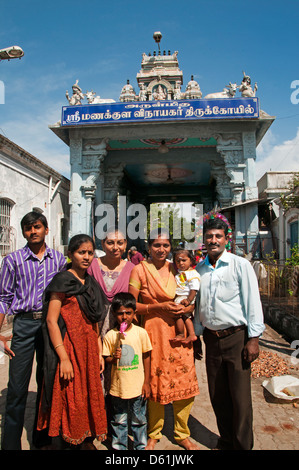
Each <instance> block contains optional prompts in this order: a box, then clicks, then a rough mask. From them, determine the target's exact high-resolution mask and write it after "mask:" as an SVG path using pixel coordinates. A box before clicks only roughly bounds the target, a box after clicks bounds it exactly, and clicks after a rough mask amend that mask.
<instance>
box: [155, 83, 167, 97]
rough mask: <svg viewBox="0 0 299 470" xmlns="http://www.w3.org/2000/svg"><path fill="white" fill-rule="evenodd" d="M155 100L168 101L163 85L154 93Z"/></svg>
mask: <svg viewBox="0 0 299 470" xmlns="http://www.w3.org/2000/svg"><path fill="white" fill-rule="evenodd" d="M153 98H154V100H166V98H167V94H166V93H165V91H164V87H162V85H158V86H157V87H156V89H155V91H154V92H153Z"/></svg>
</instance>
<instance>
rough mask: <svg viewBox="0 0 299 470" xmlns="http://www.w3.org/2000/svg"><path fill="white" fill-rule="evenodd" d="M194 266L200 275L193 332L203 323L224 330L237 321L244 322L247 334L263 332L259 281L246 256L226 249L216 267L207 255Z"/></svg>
mask: <svg viewBox="0 0 299 470" xmlns="http://www.w3.org/2000/svg"><path fill="white" fill-rule="evenodd" d="M196 270H197V271H198V272H199V274H200V278H201V283H200V293H199V295H200V301H199V302H197V304H198V306H199V310H198V309H197V311H196V312H195V318H194V323H195V325H194V326H195V331H196V334H200V333H201V332H202V330H203V328H202V327H206V328H208V329H210V330H223V329H225V328H230V327H232V326H239V325H247V327H248V336H249V337H255V336H260V335H261V334H262V333H263V331H264V329H265V325H264V319H263V309H262V304H261V300H260V293H259V288H258V282H257V278H256V275H255V272H254V270H253V268H252V266H251V264H250V262H249V261H248V260H247V259H245V258H241V257H240V256H236V255H234V254H232V253H228V252H227V251H226V250H225V251H224V252H223V254H222V255H221V257H220V258H219V259H218V260H217V262H216V266H215V268H214V267H213V266H212V265H211V264H210V262H209V257H208V256H207V257H206V258H205V260H204V261H202V262H201V263H199V264H198V265H197V266H196ZM199 324H201V325H202V326H201V328H200V326H199ZM200 330H201V331H200Z"/></svg>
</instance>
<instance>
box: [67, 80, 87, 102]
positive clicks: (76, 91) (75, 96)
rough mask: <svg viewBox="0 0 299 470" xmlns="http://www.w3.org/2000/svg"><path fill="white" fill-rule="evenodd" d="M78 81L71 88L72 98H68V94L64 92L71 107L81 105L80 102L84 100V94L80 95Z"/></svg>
mask: <svg viewBox="0 0 299 470" xmlns="http://www.w3.org/2000/svg"><path fill="white" fill-rule="evenodd" d="M78 83H79V80H76V83H75V84H74V85H73V86H72V89H73V94H72V96H69V92H68V91H66V93H65V96H66V98H67V100H68V102H69V103H70V105H71V106H75V105H78V104H82V103H81V100H83V99H84V94H83V93H82V90H81V88H80V87H79V85H78Z"/></svg>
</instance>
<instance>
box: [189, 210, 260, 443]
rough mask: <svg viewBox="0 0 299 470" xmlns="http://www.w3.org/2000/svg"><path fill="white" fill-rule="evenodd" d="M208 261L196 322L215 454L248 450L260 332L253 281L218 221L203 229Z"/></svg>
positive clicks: (202, 269) (199, 268) (201, 265)
mask: <svg viewBox="0 0 299 470" xmlns="http://www.w3.org/2000/svg"><path fill="white" fill-rule="evenodd" d="M203 234H204V244H205V246H206V249H207V254H208V255H207V257H206V259H205V260H204V261H202V262H201V263H199V264H198V265H197V267H196V269H197V271H198V272H199V274H200V276H201V286H200V301H199V305H200V311H199V318H200V321H201V324H202V326H203V327H204V331H203V338H204V342H205V345H206V369H207V377H208V385H209V393H210V399H211V403H212V406H213V409H214V412H215V415H216V419H217V425H218V429H219V433H220V439H219V442H218V446H217V447H218V448H220V449H235V450H250V449H252V447H253V426H252V401H251V382H250V375H251V369H250V363H251V362H252V361H254V360H255V359H256V358H257V357H258V355H259V336H260V335H261V334H262V332H263V331H264V328H265V327H264V323H263V310H262V305H261V301H260V295H259V289H258V283H257V278H256V275H255V273H254V270H253V268H252V266H251V264H250V263H249V261H248V260H246V259H244V258H241V257H239V256H236V255H234V254H232V253H229V252H227V251H226V248H225V247H226V244H227V243H228V226H227V224H226V223H225V222H224V221H223V220H221V219H220V218H214V219H209V220H207V221H206V222H205V223H204V227H203Z"/></svg>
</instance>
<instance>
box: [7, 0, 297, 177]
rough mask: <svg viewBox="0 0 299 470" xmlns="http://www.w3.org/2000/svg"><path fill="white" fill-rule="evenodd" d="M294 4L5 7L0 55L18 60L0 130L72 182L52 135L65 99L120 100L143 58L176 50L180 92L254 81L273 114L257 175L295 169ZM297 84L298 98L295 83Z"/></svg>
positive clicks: (208, 1) (25, 0) (208, 0)
mask: <svg viewBox="0 0 299 470" xmlns="http://www.w3.org/2000/svg"><path fill="white" fill-rule="evenodd" d="M298 24H299V2H298V0H284V1H283V2H282V1H277V0H272V1H270V0H259V1H256V0H251V1H250V2H243V3H241V2H240V1H239V0H226V1H223V0H205V1H202V0H196V1H195V2H186V3H184V2H181V1H177V0H171V1H169V0H161V1H156V0H153V1H147V2H145V1H142V0H139V1H137V0H126V1H123V0H110V2H103V1H100V0H85V2H82V1H78V0H60V1H59V2H58V1H57V0H52V1H50V2H41V1H36V0H22V1H21V0H9V1H7V0H1V17H0V49H1V48H4V47H8V46H11V45H19V46H21V47H22V48H23V50H24V52H25V56H24V57H23V58H22V59H21V60H18V59H16V60H11V61H9V62H8V61H2V62H0V80H1V81H2V82H3V83H4V86H5V103H4V104H0V133H2V134H3V135H5V136H6V137H7V138H9V139H10V140H12V141H14V142H15V143H16V144H18V145H19V146H21V147H23V148H24V149H25V150H27V151H28V152H30V153H32V154H33V155H34V156H36V157H37V158H39V159H40V160H42V161H44V162H45V163H47V164H48V165H50V166H52V167H53V168H55V169H56V170H57V171H59V172H61V173H62V174H64V175H65V176H67V177H69V157H68V155H69V152H68V147H67V146H66V145H65V144H64V143H63V142H61V141H60V140H59V139H58V138H57V137H56V136H55V134H54V133H53V132H52V131H51V130H49V129H48V126H49V125H52V124H54V123H55V122H57V121H58V120H59V119H60V116H61V108H62V106H64V105H67V104H68V103H67V100H66V98H65V92H66V90H68V91H69V92H70V93H71V90H72V85H73V83H74V82H75V81H76V79H79V85H80V86H81V88H82V90H83V91H84V92H86V91H87V90H91V89H93V90H94V91H96V93H97V94H98V95H100V96H101V97H102V98H113V99H115V100H116V101H118V99H119V95H120V92H121V88H122V86H123V85H124V84H125V83H126V80H127V79H129V80H130V83H131V84H132V85H133V86H134V88H135V90H136V91H137V90H138V86H137V81H136V74H137V72H139V70H140V68H141V60H142V54H143V52H146V53H149V52H153V51H154V50H157V46H156V44H155V42H154V40H153V33H154V32H155V31H161V33H162V35H163V38H162V42H161V49H162V50H164V49H165V50H167V51H168V50H171V52H174V51H178V60H179V66H180V69H181V70H182V71H183V74H184V84H183V87H182V89H183V90H185V86H186V84H187V82H188V81H189V80H190V77H191V75H192V74H193V75H194V78H195V79H196V80H197V81H198V83H199V85H200V88H201V90H202V92H203V96H205V95H206V94H208V93H211V92H215V91H221V90H222V89H223V88H224V87H225V86H226V85H227V84H228V82H230V81H231V82H237V83H238V84H240V83H241V80H242V77H243V75H242V73H243V70H244V71H245V72H246V74H248V75H250V76H251V80H252V82H253V83H255V82H257V84H258V92H257V96H258V97H259V98H260V104H261V108H262V109H263V110H264V111H266V112H267V113H268V114H270V115H273V116H276V120H275V122H274V124H273V125H272V126H271V128H270V130H269V131H268V133H267V134H266V136H265V137H264V139H263V141H262V142H261V144H260V145H259V146H258V148H257V177H258V178H259V177H261V176H262V174H263V173H264V172H265V171H269V170H270V169H271V170H273V171H279V170H281V171H282V170H297V171H299V158H298V155H299V104H293V103H292V102H291V94H292V93H294V95H293V96H294V97H295V98H297V99H298V98H299V66H298V39H299V38H298V35H299V33H298V31H299V28H298ZM295 80H298V85H297V86H296V88H298V94H296V89H292V88H291V83H292V82H294V81H295Z"/></svg>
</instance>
